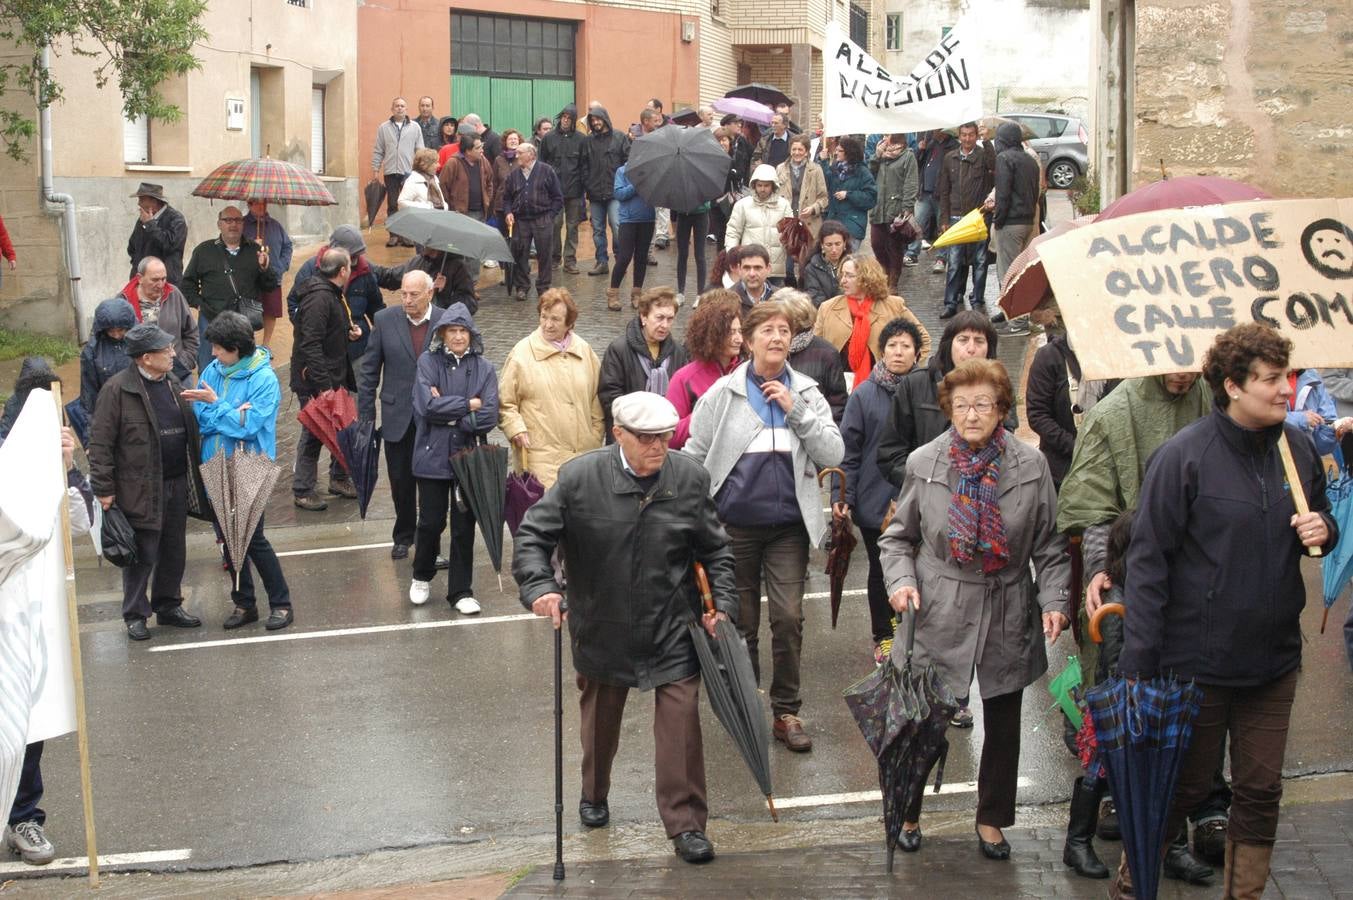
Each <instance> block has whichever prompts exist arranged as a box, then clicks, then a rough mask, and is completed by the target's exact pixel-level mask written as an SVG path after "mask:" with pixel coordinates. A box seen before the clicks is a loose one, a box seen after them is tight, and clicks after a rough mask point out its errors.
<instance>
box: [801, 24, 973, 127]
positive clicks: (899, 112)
mask: <svg viewBox="0 0 1353 900" xmlns="http://www.w3.org/2000/svg"><path fill="white" fill-rule="evenodd" d="M973 33H974V30H973V29H972V27H971V26H970V25H969V24H968V23H967V21H966V20H965V21H962V22H959V24H958V25H957V26H955V27H954V28H953V30H951V31H950V32H949V33H948V34H946V35H945V36H944V37H942V38H941V39H940V42H939V43H938V44H936V45H935V47H934V49H932V50H931V51H930V52H929V53H927V54H926V55H925V58H924V59H922V60H921V62H920V63H919V64H917V66H916V68H914V69H912V70H911V72H910V73H908V74H904V75H890V74H889V73H888V71H887V70H886V69H885V68H884V67H883V66H882V65H880V64H879V63H878V61H877V60H875V59H874V57H872V56H870V55H869V54H868V53H866V52H865V51H864V50H863V49H861V48H860V46H859V45H858V44H856V43H854V42H852V41H851V40H850V37H849V36H848V35H847V33H846V30H845V29H844V28H842V27H841V25H840V24H839V23H837V22H835V21H832V22H828V23H827V34H826V39H825V40H824V42H823V45H822V125H823V133H824V134H825V135H827V136H829V137H831V136H836V135H842V134H876V133H880V134H895V133H897V132H903V131H928V130H930V129H933V128H950V127H954V126H958V125H962V124H963V123H964V122H971V121H976V120H977V119H979V118H981V117H982V79H981V67H982V62H981V60H982V54H981V48H980V47H978V45H977V42H976V40H975V39H974V38H973Z"/></svg>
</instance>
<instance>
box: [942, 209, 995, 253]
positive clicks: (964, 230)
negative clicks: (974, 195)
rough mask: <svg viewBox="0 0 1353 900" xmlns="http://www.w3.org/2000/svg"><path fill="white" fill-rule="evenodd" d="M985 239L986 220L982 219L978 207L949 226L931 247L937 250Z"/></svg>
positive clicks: (980, 210)
mask: <svg viewBox="0 0 1353 900" xmlns="http://www.w3.org/2000/svg"><path fill="white" fill-rule="evenodd" d="M986 239H987V220H986V219H984V218H982V209H981V207H978V208H977V209H974V210H973V211H972V212H970V213H968V214H967V215H966V216H964V217H963V218H961V219H959V220H958V221H957V222H955V223H954V224H952V225H950V226H949V227H948V229H946V230H945V232H944V234H942V235H940V236H939V238H937V239H936V241H935V243H934V244H931V246H932V247H934V248H935V249H936V250H939V249H941V248H943V247H948V246H951V245H953V244H973V243H976V242H977V241H985V240H986Z"/></svg>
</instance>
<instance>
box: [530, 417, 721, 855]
mask: <svg viewBox="0 0 1353 900" xmlns="http://www.w3.org/2000/svg"><path fill="white" fill-rule="evenodd" d="M611 411H612V415H613V417H614V421H615V425H614V427H613V428H612V431H611V433H612V435H613V436H614V437H615V441H616V443H615V444H614V445H612V446H608V447H603V448H601V449H598V450H592V451H590V452H588V453H584V454H582V455H581V456H578V457H576V458H574V459H572V460H570V461H569V462H567V463H565V464H564V465H563V466H562V467H561V468H560V469H559V478H558V481H556V482H555V484H554V485H553V486H552V487H551V488H550V489H549V490H548V491H546V492H545V496H544V497H542V498H541V499H540V501H539V502H538V503H537V504H536V505H535V506H533V507H532V508H531V510H530V511H529V512H528V513H527V514H526V518H525V519H524V520H523V522H522V524H521V528H520V530H519V531H518V532H517V536H516V551H515V556H514V558H513V563H512V575H513V577H515V578H516V580H517V584H518V585H520V587H521V601H522V604H523V605H524V606H526V607H527V608H528V609H530V610H531V611H533V612H534V613H535V614H536V615H538V616H549V617H550V618H551V619H553V620H554V626H555V628H559V627H560V624H561V622H562V620H563V619H564V618H566V617H567V618H569V636H570V639H571V641H572V650H573V666H574V668H575V669H576V670H577V673H578V675H577V682H578V690H579V691H580V692H581V695H580V697H579V707H580V710H581V714H582V715H581V718H582V722H581V728H580V731H581V735H582V745H583V760H582V801H581V803H580V804H579V807H578V816H579V819H580V820H581V821H582V824H583V825H585V826H587V827H590V828H599V827H601V826H603V825H606V824H607V823H608V822H609V821H610V808H609V806H608V805H607V794H608V792H609V790H610V785H611V763H612V761H613V760H614V758H615V753H616V749H617V747H618V745H619V741H620V722H621V717H622V716H623V714H624V711H625V699H626V697H627V696H628V694H629V690H630V688H638V689H640V690H644V691H647V690H653V691H654V693H655V695H656V707H655V711H654V717H653V737H654V744H655V760H654V768H655V773H656V793H657V801H658V813H659V815H660V816H661V817H662V821H663V825H664V827H665V828H666V830H667V836H668V837H669V838H671V840H672V843H673V846H674V848H675V850H676V853H677V855H678V856H680V857H681V858H682V859H683V860H685V861H686V862H691V863H696V862H706V861H708V860H710V859H713V858H714V847H713V845H712V844H711V843H710V841H709V839H708V838H707V837H705V821H706V818H707V815H708V807H707V806H706V803H705V761H704V752H703V748H702V745H701V737H700V706H699V698H700V681H699V671H700V668H699V661H698V659H697V658H696V652H695V644H694V642H693V640H692V639H691V634H690V630H689V628H688V627H687V626H688V623H690V622H691V620H692V619H694V617H695V616H696V608H697V597H696V589H695V586H694V574H693V566H694V564H695V563H697V562H698V563H702V564H704V566H705V568H706V570H707V571H708V573H709V577H710V582H711V584H712V585H713V594H714V600H715V603H716V605H717V609H718V611H717V612H715V613H713V614H709V615H706V616H705V617H704V618H703V622H702V624H703V625H704V627H705V628H706V629H707V630H708V631H709V633H710V634H711V635H713V634H714V631H715V626H716V624H717V622H718V621H719V620H720V619H724V618H728V617H732V616H734V615H736V610H737V593H736V590H735V587H734V581H733V553H732V551H731V550H730V549H729V547H728V538H727V536H726V535H725V534H724V530H723V527H722V526H721V525H720V524H719V520H718V515H717V513H716V511H715V508H714V502H713V500H712V499H711V498H710V496H709V473H708V472H706V471H705V469H704V467H703V466H701V465H700V464H699V463H697V462H696V461H695V460H692V459H688V458H687V457H685V456H683V455H681V454H679V453H672V454H669V453H668V452H667V448H668V442H669V441H670V440H671V438H672V432H673V430H674V429H675V428H676V424H677V414H676V410H675V409H674V408H673V407H672V404H670V403H668V402H667V400H666V399H664V398H663V397H660V396H658V395H657V394H651V393H646V392H637V393H632V394H626V395H624V396H622V397H618V398H616V400H615V402H614V404H612V407H611ZM556 552H558V553H559V554H560V555H562V557H563V564H564V565H563V568H564V572H566V573H567V580H568V595H569V602H568V605H567V609H566V610H565V607H564V598H563V593H564V586H563V584H562V583H561V579H560V577H559V576H558V575H556V572H555V570H554V567H553V566H552V565H551V557H552V556H553V555H554V554H555V553H556Z"/></svg>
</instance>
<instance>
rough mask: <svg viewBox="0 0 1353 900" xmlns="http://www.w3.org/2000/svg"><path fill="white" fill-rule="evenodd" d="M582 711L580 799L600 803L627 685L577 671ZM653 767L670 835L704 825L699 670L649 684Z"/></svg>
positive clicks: (607, 781) (607, 789)
mask: <svg viewBox="0 0 1353 900" xmlns="http://www.w3.org/2000/svg"><path fill="white" fill-rule="evenodd" d="M578 690H579V691H581V692H582V693H581V694H580V696H579V698H578V708H579V710H580V711H581V713H582V723H581V731H582V742H583V799H584V800H586V801H588V802H589V803H600V802H601V801H603V800H605V799H606V797H607V795H608V794H609V793H610V790H611V763H612V762H614V760H615V752H616V750H617V749H618V748H619V746H620V720H621V719H622V718H623V717H624V715H625V699H626V697H627V696H628V695H629V688H626V687H619V686H617V685H613V684H604V683H602V682H600V681H593V680H591V679H588V678H584V677H583V676H582V675H579V676H578ZM653 693H654V695H655V696H654V709H653V743H654V753H653V771H654V776H655V793H656V794H657V799H658V815H659V816H661V817H662V824H663V826H664V827H665V828H666V829H667V836H668V837H669V838H674V837H676V836H677V835H679V834H681V833H682V832H686V831H704V830H705V822H706V820H707V819H708V816H709V807H708V806H706V804H705V752H704V746H703V744H702V742H701V738H700V676H698V675H692V676H691V677H690V678H685V679H682V680H681V681H674V682H672V683H671V684H664V685H661V686H660V687H658V688H656V689H654V691H653Z"/></svg>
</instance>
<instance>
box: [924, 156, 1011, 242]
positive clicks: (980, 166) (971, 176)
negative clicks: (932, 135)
mask: <svg viewBox="0 0 1353 900" xmlns="http://www.w3.org/2000/svg"><path fill="white" fill-rule="evenodd" d="M995 186H996V151H995V150H994V149H992V146H991V145H990V144H988V143H985V142H983V143H979V144H978V145H977V146H976V147H974V148H973V152H972V153H971V154H969V155H968V158H967V159H964V158H963V153H962V151H961V150H960V149H959V148H958V147H955V148H954V149H953V150H950V151H949V152H948V153H946V154H944V162H943V163H941V164H940V180H939V183H938V184H937V185H936V186H935V197H936V199H938V200H939V203H940V227H941V228H947V227H949V219H950V217H951V216H965V215H967V214H968V213H970V212H972V211H973V210H974V209H976V208H977V207H979V206H981V205H982V204H983V203H984V202H985V201H986V199H987V194H990V193H991V189H992V188H993V187H995Z"/></svg>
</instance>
